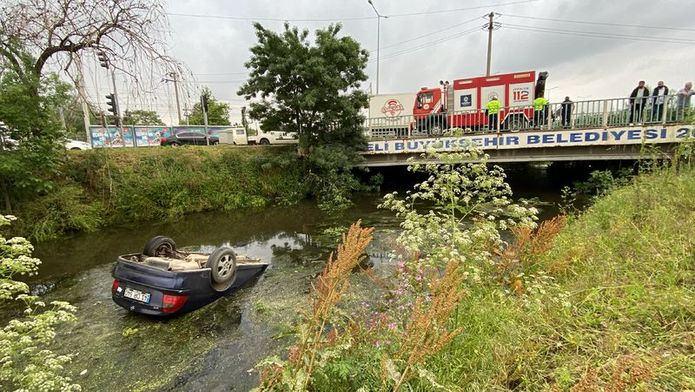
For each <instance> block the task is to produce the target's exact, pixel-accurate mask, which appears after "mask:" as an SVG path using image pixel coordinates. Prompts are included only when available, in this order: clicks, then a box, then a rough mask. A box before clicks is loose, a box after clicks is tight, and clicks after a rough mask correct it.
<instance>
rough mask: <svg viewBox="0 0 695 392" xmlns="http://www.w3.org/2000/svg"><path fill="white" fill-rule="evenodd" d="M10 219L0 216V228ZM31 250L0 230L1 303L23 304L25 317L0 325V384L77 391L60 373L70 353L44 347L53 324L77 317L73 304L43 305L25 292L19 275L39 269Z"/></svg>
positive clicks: (50, 338) (24, 242)
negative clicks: (63, 353) (0, 326)
mask: <svg viewBox="0 0 695 392" xmlns="http://www.w3.org/2000/svg"><path fill="white" fill-rule="evenodd" d="M14 219H15V218H14V217H13V216H9V215H7V216H3V215H0V227H3V226H7V225H9V224H10V222H11V221H12V220H14ZM33 249H34V248H33V246H32V245H31V243H30V242H29V241H27V240H26V239H24V238H21V237H14V238H5V237H4V236H3V235H2V234H1V233H0V304H3V305H4V304H6V303H7V302H10V301H18V302H21V303H23V304H24V305H25V306H24V316H23V317H21V318H18V319H14V320H10V321H9V322H8V323H7V325H5V326H4V327H3V328H1V329H0V389H2V390H4V391H10V390H12V391H80V390H81V388H80V386H79V385H77V384H75V383H74V382H73V380H72V379H71V378H70V377H67V376H65V375H64V372H65V370H64V365H65V364H66V363H68V362H70V360H71V359H72V356H71V355H58V354H56V353H54V352H52V351H51V350H48V349H47V348H46V346H48V345H49V344H50V343H51V342H52V341H53V340H54V339H55V335H56V332H55V328H56V326H58V325H60V324H64V323H68V322H72V321H74V320H75V315H74V313H75V310H76V309H75V307H74V306H72V305H70V304H69V303H67V302H63V301H53V302H51V303H50V304H46V303H44V302H43V301H41V299H40V298H39V297H37V296H34V295H31V294H30V293H29V286H28V285H27V284H26V283H24V282H21V281H18V280H17V279H18V278H19V277H20V276H32V275H35V274H36V272H37V271H38V266H39V264H41V261H40V260H39V259H36V258H34V257H32V255H31V252H32V251H33Z"/></svg>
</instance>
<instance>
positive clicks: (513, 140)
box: [363, 97, 695, 167]
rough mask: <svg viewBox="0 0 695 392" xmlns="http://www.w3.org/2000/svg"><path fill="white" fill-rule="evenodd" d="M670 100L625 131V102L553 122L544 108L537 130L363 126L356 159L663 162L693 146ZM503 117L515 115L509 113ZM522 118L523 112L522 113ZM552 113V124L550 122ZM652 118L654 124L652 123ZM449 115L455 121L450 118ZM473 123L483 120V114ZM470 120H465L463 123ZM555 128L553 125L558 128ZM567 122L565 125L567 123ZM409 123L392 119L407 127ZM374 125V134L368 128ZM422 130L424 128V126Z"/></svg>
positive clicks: (581, 108)
mask: <svg viewBox="0 0 695 392" xmlns="http://www.w3.org/2000/svg"><path fill="white" fill-rule="evenodd" d="M676 98H677V97H667V99H666V100H665V104H664V109H663V110H661V111H660V112H658V111H655V110H651V107H650V106H647V107H645V108H642V109H643V111H644V114H643V115H642V116H641V118H640V120H642V121H643V123H641V124H636V125H635V124H631V123H629V121H631V120H632V119H633V118H635V117H637V116H636V115H635V114H634V113H630V111H631V107H630V103H629V100H627V99H624V98H617V99H610V100H600V101H584V102H577V103H574V104H573V105H574V107H573V114H572V118H571V119H568V118H566V117H565V119H564V121H563V120H562V119H561V118H558V117H559V116H560V110H561V109H560V108H559V105H561V104H552V105H549V107H548V110H547V112H546V113H544V118H543V119H542V122H541V123H540V124H533V123H532V122H531V121H529V122H518V121H517V122H515V123H513V124H511V123H505V122H503V121H504V120H503V119H498V124H495V126H492V127H490V128H492V129H488V127H487V126H485V127H472V126H471V127H460V128H450V129H441V126H440V125H441V124H442V123H446V120H442V117H441V116H446V114H442V115H440V118H439V119H436V120H435V121H432V122H431V123H430V125H434V126H428V124H427V123H426V122H425V123H424V124H423V120H422V119H412V118H411V119H410V121H411V122H410V124H411V125H410V126H409V127H408V128H405V129H404V127H403V126H402V125H401V126H400V127H394V128H393V129H391V128H388V127H387V126H384V125H385V124H388V122H387V120H388V119H383V118H380V119H369V120H368V125H367V129H368V138H369V142H368V146H367V151H365V152H364V153H363V155H364V157H365V158H366V162H365V163H364V166H371V167H377V166H399V165H407V164H408V162H407V160H408V158H411V157H416V158H417V157H420V156H421V155H422V154H423V153H425V152H427V151H439V152H445V151H460V150H462V149H465V148H467V147H468V146H477V147H478V148H480V149H481V150H483V151H484V152H485V153H486V154H488V155H489V157H490V159H489V160H490V161H491V162H538V161H544V162H548V161H594V160H631V159H644V158H651V157H654V156H655V154H656V155H658V156H661V157H665V156H670V155H671V154H672V153H673V151H674V150H675V148H676V147H677V146H678V145H679V144H680V143H682V142H684V141H687V140H691V141H692V140H695V126H693V125H692V121H690V116H689V113H692V112H693V110H692V108H690V107H679V106H678V105H677V104H676V102H677V101H676ZM510 109H512V110H509V109H508V111H509V112H511V111H513V110H516V111H517V112H518V111H519V108H510ZM522 110H524V109H522ZM554 113H557V114H558V115H557V116H553V114H554ZM655 114H658V117H657V116H655ZM454 115H455V114H454ZM477 115H478V116H487V115H486V114H485V113H484V112H481V113H477ZM469 117H470V116H469ZM558 120H559V121H558ZM568 120H569V121H568ZM408 121H409V119H403V118H398V119H395V121H394V122H395V123H397V124H407V123H408ZM370 123H372V124H378V125H376V126H370ZM423 125H424V126H423Z"/></svg>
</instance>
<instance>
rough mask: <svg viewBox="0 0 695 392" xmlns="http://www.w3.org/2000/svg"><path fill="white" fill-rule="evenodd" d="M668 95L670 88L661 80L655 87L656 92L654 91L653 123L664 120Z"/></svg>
mask: <svg viewBox="0 0 695 392" xmlns="http://www.w3.org/2000/svg"><path fill="white" fill-rule="evenodd" d="M667 95H668V87H666V86H664V81H663V80H659V83H657V85H656V87H654V91H652V118H651V120H652V122H659V121H661V120H662V116H663V113H664V104H665V103H666V96H667Z"/></svg>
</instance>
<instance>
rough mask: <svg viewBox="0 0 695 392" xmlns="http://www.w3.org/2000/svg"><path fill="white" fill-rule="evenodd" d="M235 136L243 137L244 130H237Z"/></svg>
mask: <svg viewBox="0 0 695 392" xmlns="http://www.w3.org/2000/svg"><path fill="white" fill-rule="evenodd" d="M236 134H237V135H240V136H244V130H243V129H237V130H236Z"/></svg>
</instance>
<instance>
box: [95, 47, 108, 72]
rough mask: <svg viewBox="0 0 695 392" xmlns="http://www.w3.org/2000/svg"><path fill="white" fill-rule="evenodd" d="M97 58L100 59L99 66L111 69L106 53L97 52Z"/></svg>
mask: <svg viewBox="0 0 695 392" xmlns="http://www.w3.org/2000/svg"><path fill="white" fill-rule="evenodd" d="M97 58H98V59H99V64H100V65H101V66H102V67H104V68H106V69H109V58H108V57H106V53H104V52H102V51H101V50H100V51H98V52H97Z"/></svg>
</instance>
